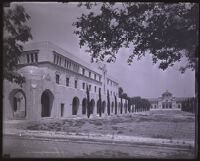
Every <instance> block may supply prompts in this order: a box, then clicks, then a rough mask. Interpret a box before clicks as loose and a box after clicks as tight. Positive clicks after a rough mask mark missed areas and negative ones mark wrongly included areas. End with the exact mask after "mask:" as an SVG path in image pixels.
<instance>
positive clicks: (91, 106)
mask: <svg viewBox="0 0 200 161" xmlns="http://www.w3.org/2000/svg"><path fill="white" fill-rule="evenodd" d="M94 107H95V101H94V99H91V101H90V114H93V112H94Z"/></svg>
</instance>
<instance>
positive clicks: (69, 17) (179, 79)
mask: <svg viewBox="0 0 200 161" xmlns="http://www.w3.org/2000/svg"><path fill="white" fill-rule="evenodd" d="M18 4H22V5H23V6H24V7H25V10H26V12H27V13H28V14H29V15H30V16H31V20H30V22H29V23H30V26H31V28H32V35H33V40H31V41H30V42H37V41H50V42H52V43H54V44H56V45H58V46H59V47H61V48H63V49H64V50H67V51H69V52H71V53H73V54H74V55H75V56H78V57H80V58H81V59H84V60H85V61H86V62H90V56H89V54H88V53H85V52H84V48H83V49H80V47H79V39H78V37H77V36H76V35H75V34H73V31H74V27H73V26H72V23H73V22H74V21H76V19H77V18H78V17H80V15H81V14H82V13H87V12H88V11H87V10H86V9H85V8H79V7H77V6H76V5H77V3H75V2H74V3H68V4H63V3H39V2H37V3H18ZM188 43H189V42H188ZM129 53H131V49H120V51H119V53H118V55H117V61H116V62H115V63H112V64H107V68H108V73H109V74H110V75H112V76H113V77H114V78H116V79H117V80H118V82H119V84H120V86H122V88H123V89H124V91H125V92H126V93H127V94H128V95H129V96H130V97H133V96H141V97H145V98H154V97H159V96H161V94H162V93H163V92H164V91H166V90H168V91H169V92H171V93H172V94H173V96H175V97H188V96H194V95H195V94H194V93H195V83H194V82H195V78H194V72H193V71H191V70H187V71H186V72H185V73H184V74H181V73H180V72H179V71H178V69H179V67H180V66H181V64H182V65H184V62H183V61H181V62H180V63H177V64H176V65H175V66H173V67H170V68H168V69H167V70H166V71H162V70H161V69H158V66H157V65H153V64H152V61H151V56H150V55H148V56H146V57H144V58H143V59H142V60H141V61H133V63H132V65H131V66H128V64H127V62H126V61H127V58H128V56H129Z"/></svg>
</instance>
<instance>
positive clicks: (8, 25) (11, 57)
mask: <svg viewBox="0 0 200 161" xmlns="http://www.w3.org/2000/svg"><path fill="white" fill-rule="evenodd" d="M29 19H30V16H29V15H28V14H27V13H26V11H25V9H24V7H23V6H19V5H16V6H14V7H13V6H12V7H10V8H7V7H5V8H4V15H3V75H4V79H7V80H8V81H10V82H15V83H17V84H19V85H22V83H24V82H25V78H24V77H22V76H21V75H19V74H18V73H17V72H16V69H17V63H18V61H19V57H20V56H21V53H22V51H23V44H24V43H25V42H27V41H28V40H29V39H32V35H31V28H30V27H29V26H28V25H27V22H28V21H29Z"/></svg>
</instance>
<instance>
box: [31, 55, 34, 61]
mask: <svg viewBox="0 0 200 161" xmlns="http://www.w3.org/2000/svg"><path fill="white" fill-rule="evenodd" d="M33 62H34V59H33V53H32V54H31V63H33Z"/></svg>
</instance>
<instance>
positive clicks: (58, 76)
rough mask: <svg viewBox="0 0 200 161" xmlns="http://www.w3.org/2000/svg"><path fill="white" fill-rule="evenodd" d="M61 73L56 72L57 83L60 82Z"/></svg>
mask: <svg viewBox="0 0 200 161" xmlns="http://www.w3.org/2000/svg"><path fill="white" fill-rule="evenodd" d="M59 79H60V75H59V74H56V83H57V84H59Z"/></svg>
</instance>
